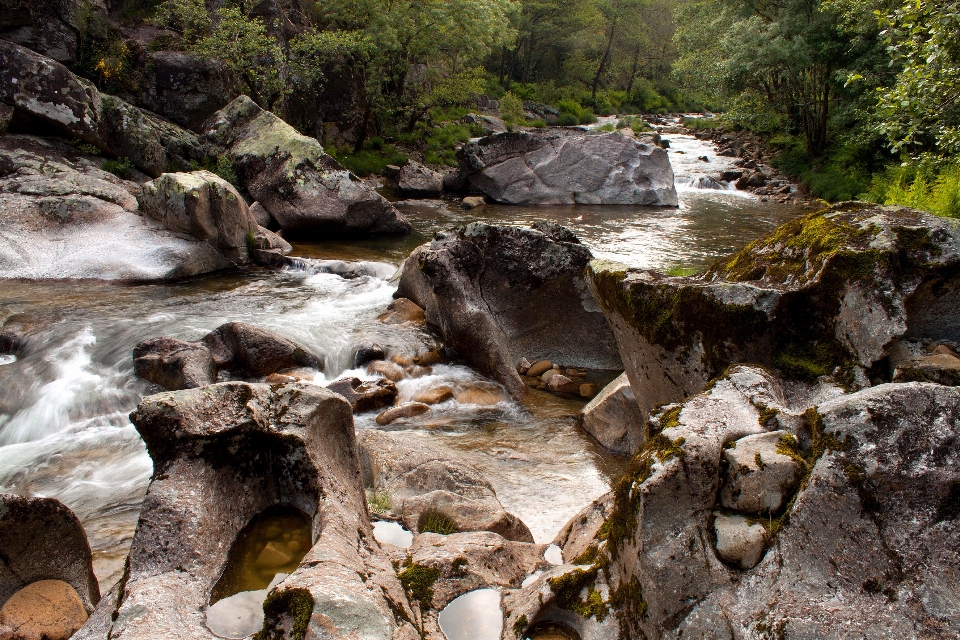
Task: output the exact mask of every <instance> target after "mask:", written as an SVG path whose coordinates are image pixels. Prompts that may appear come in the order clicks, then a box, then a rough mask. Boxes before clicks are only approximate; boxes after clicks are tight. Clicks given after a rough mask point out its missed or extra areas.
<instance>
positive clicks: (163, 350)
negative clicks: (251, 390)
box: [133, 322, 322, 391]
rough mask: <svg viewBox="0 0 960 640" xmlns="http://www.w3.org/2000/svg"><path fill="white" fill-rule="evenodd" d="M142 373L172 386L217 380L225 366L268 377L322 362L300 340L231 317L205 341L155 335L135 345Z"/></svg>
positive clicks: (136, 368)
mask: <svg viewBox="0 0 960 640" xmlns="http://www.w3.org/2000/svg"><path fill="white" fill-rule="evenodd" d="M133 365H134V372H135V373H136V374H137V376H139V377H141V378H144V379H145V380H149V381H150V382H153V383H155V384H159V385H160V386H162V387H163V388H164V389H167V390H168V391H178V390H181V389H192V388H196V387H203V386H206V385H208V384H212V383H213V382H216V380H217V375H218V372H219V371H220V370H231V371H235V372H237V373H241V374H245V375H249V376H253V377H258V378H259V377H264V376H268V375H270V374H273V373H277V372H282V371H284V370H288V369H296V368H298V367H307V368H310V369H321V368H322V363H321V361H320V360H319V359H318V358H317V357H316V356H314V355H313V354H312V353H310V352H309V351H308V350H307V349H306V348H304V347H302V346H301V345H299V344H297V343H295V342H293V341H291V340H288V339H286V338H284V337H283V336H280V335H277V334H275V333H273V332H272V331H267V330H266V329H261V328H259V327H255V326H253V325H250V324H246V323H245V322H228V323H227V324H224V325H221V326H219V327H218V328H216V329H215V330H213V331H211V332H210V333H208V334H207V335H206V336H204V338H203V340H201V341H200V342H186V341H184V340H178V339H176V338H167V337H161V338H151V339H150V340H145V341H143V342H141V343H139V344H138V345H137V346H136V347H134V350H133Z"/></svg>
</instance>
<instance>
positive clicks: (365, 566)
mask: <svg viewBox="0 0 960 640" xmlns="http://www.w3.org/2000/svg"><path fill="white" fill-rule="evenodd" d="M131 420H132V421H133V423H134V425H135V426H136V428H137V430H138V432H139V433H140V435H141V436H142V437H143V439H144V441H145V442H146V445H147V449H148V451H149V453H150V455H151V457H152V459H153V464H154V476H153V479H152V480H151V483H150V486H149V488H148V490H147V495H146V497H145V498H144V502H143V509H142V511H141V514H140V521H139V523H138V526H137V531H136V534H135V536H134V540H133V546H132V548H131V550H130V557H129V561H128V567H127V570H126V573H125V576H124V580H123V581H122V582H121V587H120V593H119V598H118V599H117V601H116V602H115V603H114V605H113V609H114V611H115V612H114V613H113V616H112V621H111V622H110V623H109V626H108V634H109V637H111V638H116V639H118V640H119V639H122V638H138V639H144V638H158V639H159V638H165V639H170V638H210V637H212V633H211V632H210V631H209V630H208V629H207V626H206V622H205V621H206V611H207V609H208V605H209V604H210V603H211V600H212V599H213V597H214V596H213V592H214V590H215V588H216V586H217V584H218V582H219V581H220V579H221V576H222V574H223V573H224V571H225V568H226V567H227V565H228V562H230V561H231V557H232V556H231V554H232V547H233V546H235V545H236V544H239V542H237V543H235V542H234V541H238V536H240V534H241V532H242V531H244V530H245V528H246V527H247V526H248V525H249V524H250V523H251V522H253V521H254V520H255V519H256V518H257V517H259V516H261V515H262V514H265V513H269V512H270V510H271V509H276V508H277V507H279V506H283V507H285V508H286V509H294V510H296V511H297V512H299V513H300V514H302V515H303V517H304V518H305V519H306V522H307V523H309V526H310V529H311V530H312V531H311V535H310V536H309V543H308V544H310V545H311V548H310V549H309V551H307V552H306V556H305V557H304V558H303V560H302V561H301V562H300V564H299V565H298V567H297V569H296V570H295V571H294V572H293V573H292V574H291V575H289V576H288V577H286V578H284V579H282V580H281V581H280V582H279V584H276V585H275V586H274V587H273V588H272V589H270V591H269V593H268V595H267V598H266V602H265V603H264V606H263V610H264V613H265V621H264V626H263V631H264V634H265V636H266V637H290V636H291V635H294V636H298V637H303V636H304V634H306V635H308V636H314V635H315V636H317V637H351V636H355V637H366V638H383V639H384V640H386V639H388V638H391V637H398V638H399V637H409V634H410V633H414V631H413V627H412V626H411V625H410V623H409V622H406V620H411V619H413V614H412V612H411V611H410V609H409V607H408V605H407V602H406V598H405V596H404V593H403V589H402V587H401V585H400V583H399V580H398V579H397V577H396V574H395V573H394V571H393V567H392V566H391V565H390V563H389V561H388V560H387V559H386V557H385V556H384V555H383V553H382V552H381V551H380V549H379V546H378V545H377V543H376V541H375V539H374V537H373V532H372V529H371V527H370V523H369V520H368V518H367V514H366V506H365V496H364V492H363V485H362V482H361V475H360V466H359V460H358V457H357V447H356V439H355V436H354V429H353V419H352V412H351V410H350V406H349V404H348V403H347V402H346V401H345V400H344V399H343V398H341V397H340V396H338V395H336V394H334V393H332V392H330V391H327V390H325V389H323V388H321V387H318V386H315V385H308V384H302V383H297V384H287V385H264V384H248V383H242V382H230V383H223V384H217V385H213V386H209V387H206V388H204V389H192V390H186V391H179V392H175V393H163V394H159V395H156V396H151V397H148V398H145V399H144V400H143V401H142V402H141V403H140V406H139V407H138V408H137V410H136V411H135V412H134V413H133V414H131ZM276 551H277V553H273V552H272V551H271V552H270V553H272V554H273V555H269V556H267V555H265V553H267V552H266V551H264V553H261V554H260V556H259V557H258V560H257V562H259V563H260V564H259V565H258V566H261V567H269V566H276V564H277V562H279V561H280V560H281V556H283V559H286V558H289V557H290V556H289V554H288V553H287V552H285V551H283V550H282V549H276ZM83 633H84V632H83V631H81V637H83ZM405 633H406V634H407V635H404V634H405Z"/></svg>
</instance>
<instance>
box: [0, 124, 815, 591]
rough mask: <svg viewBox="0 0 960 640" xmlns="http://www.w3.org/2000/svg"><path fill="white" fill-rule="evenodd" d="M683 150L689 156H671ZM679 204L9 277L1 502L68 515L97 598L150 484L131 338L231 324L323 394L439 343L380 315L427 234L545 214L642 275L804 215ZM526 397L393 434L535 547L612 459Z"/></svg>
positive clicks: (4, 309)
mask: <svg viewBox="0 0 960 640" xmlns="http://www.w3.org/2000/svg"><path fill="white" fill-rule="evenodd" d="M671 139H672V142H673V147H672V150H671V153H672V154H674V156H673V157H674V159H675V162H676V166H677V167H678V172H677V173H678V175H681V173H682V174H683V175H684V176H687V177H690V176H694V177H695V176H696V172H697V171H701V173H703V175H706V173H704V172H707V171H711V172H713V171H716V170H718V169H719V168H721V166H722V165H721V164H720V163H721V162H723V161H721V160H719V159H717V160H715V161H714V160H713V159H712V160H711V162H706V163H704V162H702V161H698V162H700V164H696V163H690V162H687V161H688V160H689V158H690V157H694V158H695V157H696V156H697V155H708V156H712V155H713V149H712V148H711V147H709V146H708V145H706V144H704V143H702V142H700V141H697V140H694V139H693V138H681V137H677V136H672V137H671ZM681 150H683V151H685V153H684V154H676V152H677V151H681ZM701 165H702V167H701ZM681 168H682V171H681V170H680V169H681ZM703 182H704V181H700V182H699V183H703ZM694 183H698V182H697V181H696V180H694V182H691V183H690V184H694ZM699 183H698V184H699ZM684 184H687V183H686V182H685V183H684ZM679 192H680V201H681V206H680V207H679V208H678V209H655V208H643V207H584V206H575V207H504V206H487V207H482V208H479V209H475V210H472V211H462V210H460V209H459V208H457V207H456V204H455V203H453V202H447V203H445V204H444V205H443V206H440V207H436V206H433V207H424V206H420V207H413V208H409V207H405V208H404V212H405V214H406V215H407V216H408V217H409V219H410V220H411V222H412V223H413V225H414V233H413V234H411V235H410V236H408V237H406V238H399V239H398V238H381V239H376V240H364V241H351V242H335V243H334V242H331V243H322V244H311V245H296V246H295V255H298V256H303V258H304V259H303V260H302V263H301V265H300V268H291V269H285V270H282V271H279V272H255V273H248V274H221V275H213V276H209V277H205V278H198V279H194V280H190V281H186V282H180V283H170V284H152V285H121V284H116V283H109V282H13V281H8V282H4V283H3V284H2V286H0V323H2V322H4V321H6V320H8V319H11V318H15V319H16V321H17V322H19V323H20V324H21V325H24V326H26V327H28V328H29V330H30V333H31V336H32V337H31V340H30V345H29V348H28V349H27V350H25V351H23V352H22V353H21V354H20V355H19V357H18V358H17V359H16V360H14V361H10V362H5V364H3V366H0V491H8V492H15V493H20V494H25V495H44V496H52V497H56V498H59V499H60V500H62V501H63V502H64V503H66V504H67V506H69V507H70V508H71V509H73V510H74V511H75V512H76V513H77V515H78V517H79V518H80V520H81V521H82V522H83V524H84V527H85V528H86V530H87V534H88V536H89V539H90V543H91V547H92V549H93V552H94V568H95V571H96V573H97V576H98V578H99V579H100V581H101V590H102V591H106V589H107V588H108V587H109V586H110V585H112V584H113V583H114V582H115V581H116V580H117V579H119V577H120V574H121V572H122V567H123V562H124V559H125V556H126V553H127V549H128V547H129V544H130V540H131V538H132V535H133V531H134V529H135V527H136V522H137V517H138V513H139V508H140V502H141V500H142V498H143V495H144V492H145V490H146V487H147V484H148V483H149V480H150V476H151V474H152V465H151V462H150V458H149V456H148V455H147V453H146V450H145V448H144V445H143V442H142V440H141V439H140V438H139V436H138V434H137V432H136V430H135V429H134V428H133V426H132V425H131V424H130V421H129V419H128V414H129V413H130V411H132V410H133V409H134V408H135V407H136V406H137V403H138V402H139V401H140V399H141V398H143V397H144V396H145V395H149V394H151V393H155V392H156V391H158V390H159V388H158V387H155V386H152V385H150V384H148V383H146V382H144V381H142V380H139V379H137V378H136V377H135V376H134V375H133V363H132V359H131V355H130V354H131V351H132V349H133V347H134V346H135V345H136V344H137V343H138V342H139V341H141V340H145V339H147V338H151V337H155V336H160V335H167V336H173V337H177V338H183V339H187V340H197V339H199V338H200V337H202V336H203V335H204V334H205V333H206V332H208V331H210V330H212V329H214V328H216V327H217V326H219V325H220V324H222V323H224V322H229V321H234V320H239V321H245V322H250V323H252V324H255V325H258V326H262V327H264V328H267V329H270V330H273V331H277V332H278V333H281V334H283V335H285V336H288V337H289V338H291V339H294V340H297V341H299V342H301V343H302V344H304V345H305V346H307V347H308V348H310V349H312V350H313V351H315V352H316V353H317V354H319V355H322V356H323V357H324V358H325V362H326V370H325V374H324V375H323V376H321V377H320V378H321V379H320V380H319V381H320V382H322V381H324V380H332V379H334V378H336V377H338V376H339V375H341V374H343V373H345V372H350V373H351V374H355V375H358V376H359V377H361V378H363V377H365V374H364V372H362V371H351V367H352V359H353V354H354V353H355V351H356V350H357V349H358V348H359V347H361V346H364V345H369V344H371V343H378V344H380V345H383V346H384V347H386V348H387V349H388V350H389V351H390V352H391V353H398V354H411V355H412V354H415V353H418V352H422V351H424V350H426V349H428V348H430V347H432V346H433V345H434V344H435V339H434V338H433V337H431V336H430V335H428V334H426V333H424V332H423V331H420V330H417V329H414V328H411V327H409V326H388V325H384V324H381V323H380V322H378V321H377V319H376V318H377V315H378V314H379V313H380V312H382V311H383V309H384V308H385V307H386V306H387V304H389V302H390V300H391V299H392V295H393V293H394V291H395V290H396V283H395V280H394V279H393V276H394V275H395V272H396V270H397V268H398V267H399V265H400V263H401V262H402V260H403V258H405V257H406V256H407V255H408V254H409V252H410V251H411V250H412V249H413V248H414V247H416V246H417V245H419V244H421V243H423V242H426V241H428V240H429V239H430V238H432V236H433V234H434V233H435V232H436V231H439V230H444V229H449V228H451V227H454V226H456V225H459V224H463V223H468V222H474V221H486V222H489V223H493V224H519V225H529V224H532V223H533V222H535V221H537V220H542V219H546V220H550V221H553V222H558V223H560V224H564V225H566V226H568V227H570V228H571V229H572V230H573V231H574V232H576V233H577V235H578V236H579V237H580V238H581V239H582V240H583V242H584V243H586V244H587V245H588V246H589V247H590V249H591V250H592V251H593V253H594V255H596V256H598V257H605V258H612V259H616V260H620V261H622V262H625V263H627V264H630V265H633V266H638V267H653V268H667V267H671V266H678V265H679V266H686V267H693V268H700V267H704V266H706V265H708V264H709V263H710V262H711V261H713V260H715V259H716V258H718V257H720V256H722V255H724V254H727V253H729V252H731V251H733V250H736V249H738V248H740V247H742V246H744V245H745V244H747V243H748V242H749V241H751V240H753V239H755V238H757V237H759V236H761V235H763V234H764V233H767V232H769V231H771V230H772V229H774V228H775V227H776V226H778V225H779V224H781V223H783V222H784V221H786V220H788V219H790V218H792V217H794V216H797V215H799V214H800V213H801V212H802V210H801V209H799V208H797V207H790V206H783V205H776V204H763V203H760V202H759V201H757V200H756V199H755V198H752V197H749V196H744V195H742V194H737V193H732V192H729V191H725V190H722V189H695V188H692V187H689V186H687V187H683V186H681V188H680V189H679ZM8 360H9V359H8ZM435 373H436V375H437V380H436V382H437V383H438V384H446V385H448V386H457V385H469V384H474V383H483V384H486V385H490V384H494V383H492V382H490V381H488V380H485V379H484V378H483V376H481V375H480V374H478V373H477V372H475V371H473V370H472V369H470V368H469V367H466V366H462V365H455V366H450V367H438V368H437V372H435ZM402 386H403V385H402ZM407 386H408V387H409V388H408V389H404V390H403V392H404V393H411V394H412V393H413V392H414V391H415V387H416V383H413V382H411V383H410V384H409V385H407ZM531 396H532V397H531V399H530V400H529V401H528V402H526V403H524V404H519V403H517V402H514V401H511V400H506V401H504V402H501V403H499V404H497V405H494V406H492V407H491V406H487V407H484V406H479V405H472V404H458V403H457V402H456V401H448V402H446V403H444V404H443V405H441V406H438V407H436V408H434V409H433V410H431V411H430V412H429V413H427V414H424V415H423V416H420V417H418V418H415V419H410V420H405V421H402V422H398V423H396V424H394V425H391V428H393V429H397V430H401V431H403V432H405V433H407V434H409V435H410V436H411V437H414V438H420V439H423V440H424V441H427V442H432V443H439V444H443V445H446V446H449V447H452V448H453V449H455V450H456V451H457V452H458V453H460V454H461V455H462V456H463V457H465V458H466V459H467V460H468V461H469V462H471V463H472V464H474V465H475V466H477V467H478V468H479V469H480V470H481V471H482V472H483V473H484V474H486V476H487V477H488V478H489V480H490V482H491V483H492V484H493V486H494V488H495V489H496V491H497V494H498V496H499V497H500V500H501V501H502V502H503V504H504V506H505V507H506V508H507V509H508V510H509V511H511V512H513V513H515V514H517V515H518V516H519V517H520V518H522V519H523V520H524V522H526V523H527V525H528V526H529V527H530V529H531V531H532V532H533V534H534V537H535V538H536V540H537V542H540V543H546V542H550V541H551V540H552V539H553V537H554V536H555V535H556V533H557V532H558V531H559V529H560V528H561V527H562V526H563V524H564V523H565V522H566V521H567V520H569V518H571V517H572V516H573V515H574V514H576V513H577V512H578V511H579V510H581V509H582V508H583V507H584V506H586V505H587V504H588V503H589V502H590V501H592V500H593V499H595V498H596V497H598V496H599V495H601V494H603V493H604V492H606V491H607V490H609V486H610V482H611V481H612V480H613V479H614V478H616V477H617V475H618V474H619V473H620V470H621V468H622V464H623V461H622V460H621V459H618V458H616V457H614V456H611V455H609V454H606V453H605V452H603V451H602V450H600V449H599V448H598V447H596V446H595V444H594V443H593V442H592V441H591V440H590V439H589V438H588V437H587V436H586V435H584V434H583V433H582V432H581V431H580V430H579V429H578V428H577V426H576V415H577V413H578V412H579V410H580V409H581V408H582V406H583V404H584V403H583V402H581V401H577V400H569V399H561V398H557V397H554V396H551V395H548V394H545V393H542V392H534V393H532V394H531ZM374 417H375V416H374V414H366V415H361V416H358V417H357V420H356V425H357V428H358V429H365V428H376V424H375V422H374V420H373V418H374ZM267 582H269V580H267ZM263 586H266V583H263ZM263 586H261V587H259V588H260V589H262V588H263Z"/></svg>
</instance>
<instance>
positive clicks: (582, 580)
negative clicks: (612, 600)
mask: <svg viewBox="0 0 960 640" xmlns="http://www.w3.org/2000/svg"><path fill="white" fill-rule="evenodd" d="M597 571H598V568H597V567H593V568H591V569H576V570H574V571H571V572H569V573H565V574H563V575H562V576H557V577H556V578H550V579H549V580H547V583H548V584H549V585H550V590H551V591H553V593H554V595H555V596H556V599H555V601H554V602H555V604H556V605H557V606H558V607H560V608H561V609H568V610H570V611H573V612H574V613H576V614H577V615H579V616H581V617H583V618H593V617H595V618H596V619H597V622H603V620H604V618H606V617H607V614H608V613H609V612H610V607H609V606H608V605H607V603H606V602H604V600H603V596H601V595H600V592H599V591H597V590H596V588H595V587H594V585H595V584H596V582H597ZM584 589H586V590H587V595H586V598H582V597H581V596H580V594H581V593H582V592H583V590H584Z"/></svg>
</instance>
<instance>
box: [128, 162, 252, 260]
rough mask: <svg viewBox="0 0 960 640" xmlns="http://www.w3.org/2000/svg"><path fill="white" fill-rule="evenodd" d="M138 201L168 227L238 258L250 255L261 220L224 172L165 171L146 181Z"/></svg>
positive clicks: (141, 207)
mask: <svg viewBox="0 0 960 640" xmlns="http://www.w3.org/2000/svg"><path fill="white" fill-rule="evenodd" d="M137 201H138V202H139V203H140V210H141V211H143V213H145V214H146V215H148V216H150V217H151V218H154V219H155V220H159V221H160V222H161V223H163V226H165V227H166V228H167V229H170V230H171V231H175V232H179V233H185V234H188V235H191V236H193V237H194V238H196V239H197V240H200V241H202V242H206V243H207V244H209V245H210V246H212V247H213V248H215V249H216V250H217V251H219V252H220V253H222V254H223V255H224V256H226V257H227V258H228V259H229V260H232V261H234V262H246V260H247V259H248V246H249V245H250V244H252V239H253V237H254V234H255V233H256V232H257V231H258V229H259V227H258V225H257V221H256V220H255V219H254V217H253V214H252V213H250V208H249V207H248V206H247V203H246V202H244V200H243V197H242V196H241V195H240V194H239V193H237V190H236V189H235V188H234V187H233V185H231V184H230V183H229V182H227V181H226V180H224V179H223V178H221V177H220V176H217V175H215V174H213V173H211V172H209V171H194V172H192V173H165V174H163V175H162V176H160V177H159V178H157V179H156V180H153V181H151V182H148V183H147V184H145V185H144V186H143V191H142V192H141V193H140V196H139V197H138V198H137ZM248 237H249V238H250V239H251V240H248ZM249 248H252V247H249Z"/></svg>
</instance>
